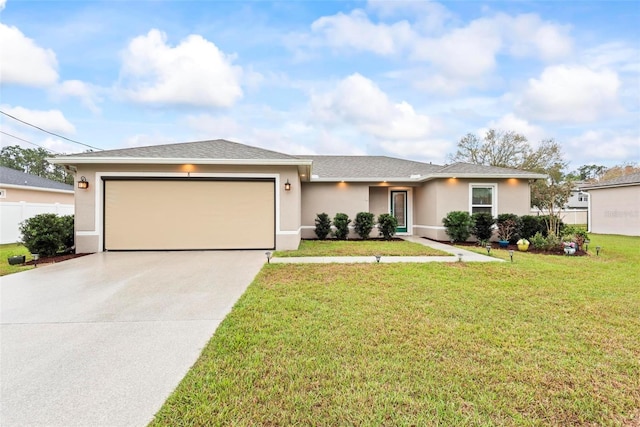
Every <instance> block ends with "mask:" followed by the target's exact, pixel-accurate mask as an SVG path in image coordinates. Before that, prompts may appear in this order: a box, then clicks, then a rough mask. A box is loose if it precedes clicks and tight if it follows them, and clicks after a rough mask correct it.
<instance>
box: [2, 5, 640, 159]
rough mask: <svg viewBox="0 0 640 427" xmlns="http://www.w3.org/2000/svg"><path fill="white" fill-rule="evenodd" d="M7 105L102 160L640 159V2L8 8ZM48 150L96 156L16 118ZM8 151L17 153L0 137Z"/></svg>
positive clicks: (12, 127)
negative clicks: (103, 153) (201, 151)
mask: <svg viewBox="0 0 640 427" xmlns="http://www.w3.org/2000/svg"><path fill="white" fill-rule="evenodd" d="M0 8H1V9H2V11H1V12H0V43H1V45H2V49H0V59H1V61H2V62H1V67H2V68H1V71H2V72H1V75H0V81H1V94H0V106H1V109H2V111H4V112H6V113H9V114H12V115H14V116H16V117H19V118H21V119H22V120H25V121H27V122H30V123H33V124H35V125H37V126H40V127H42V128H45V129H47V130H50V131H52V132H55V133H58V134H61V135H64V136H66V137H69V138H71V139H74V140H77V141H80V142H83V143H86V144H89V145H92V146H95V147H100V148H103V149H112V148H125V147H134V146H141V145H153V144H163V143H170V142H187V141H197V140H204V139H217V138H226V139H230V140H234V141H238V142H242V143H246V144H249V145H255V146H259V147H263V148H268V149H272V150H276V151H282V152H285V153H291V154H372V155H389V156H395V157H401V158H408V159H414V160H419V161H432V162H433V163H439V164H444V163H447V154H449V153H453V152H454V151H455V146H456V143H457V141H458V140H459V139H460V138H461V137H463V136H464V135H465V134H467V133H469V132H472V133H480V134H482V133H484V131H485V130H486V129H488V128H496V129H502V130H513V131H517V132H520V133H523V134H524V135H525V136H527V138H528V139H529V141H530V142H531V143H532V145H534V146H535V145H537V143H538V142H539V141H541V140H543V139H548V138H554V139H555V140H556V141H558V142H559V143H560V144H561V145H562V147H563V149H564V153H565V157H566V160H567V161H569V162H570V166H571V168H576V167H578V166H580V165H583V164H591V163H595V164H602V165H606V166H613V165H616V164H621V163H628V162H633V163H637V162H639V161H640V29H639V28H640V26H639V25H638V22H640V3H638V2H636V1H624V2H615V1H613V2H612V1H607V2H604V1H602V2H586V1H572V2H555V1H544V2H531V1H521V2H482V1H466V2H465V1H457V2H442V3H436V2H427V1H418V0H416V1H370V2H359V1H344V2H338V1H332V2H322V1H285V2H266V1H260V2H239V1H226V2H206V1H196V2H191V1H135V2H124V1H105V2H95V1H92V2H83V1H64V2H63V1H14V0H8V1H5V0H0ZM0 120H1V122H0V123H1V125H2V130H3V131H4V132H6V133H9V134H11V135H14V136H17V137H19V138H22V139H24V140H27V141H30V142H32V143H35V144H38V145H41V146H43V147H46V148H48V149H50V150H53V151H55V152H65V153H67V152H78V151H82V150H84V149H85V147H83V146H80V145H77V144H73V143H70V142H68V141H65V140H64V139H60V138H56V137H54V136H51V135H47V134H45V133H42V132H39V131H37V130H35V129H32V128H29V127H27V126H24V125H22V124H20V123H18V122H16V121H14V120H11V119H8V118H7V117H5V116H0ZM0 142H1V143H2V146H5V145H14V144H20V145H23V146H25V147H32V146H31V145H29V144H27V143H26V142H21V141H19V140H17V139H15V138H13V137H10V136H7V135H5V134H0Z"/></svg>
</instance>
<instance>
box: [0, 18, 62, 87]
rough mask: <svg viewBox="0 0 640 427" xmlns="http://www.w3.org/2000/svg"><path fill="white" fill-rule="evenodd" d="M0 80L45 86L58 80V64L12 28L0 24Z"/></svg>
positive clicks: (52, 57)
mask: <svg viewBox="0 0 640 427" xmlns="http://www.w3.org/2000/svg"><path fill="white" fill-rule="evenodd" d="M0 45H1V46H2V49H0V81H2V83H13V84H20V85H25V86H49V85H52V84H54V83H55V82H56V81H57V80H58V71H57V69H58V61H57V59H56V55H55V53H54V52H53V51H52V50H51V49H45V48H42V47H40V46H38V45H37V44H36V42H35V41H33V40H32V39H30V38H28V37H26V36H25V35H24V34H22V32H21V31H20V30H19V29H17V28H16V27H10V26H7V25H4V24H0Z"/></svg>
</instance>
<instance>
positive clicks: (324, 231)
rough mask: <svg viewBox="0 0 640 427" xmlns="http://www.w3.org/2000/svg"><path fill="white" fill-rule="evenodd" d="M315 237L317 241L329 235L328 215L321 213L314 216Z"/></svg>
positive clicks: (329, 220) (329, 223)
mask: <svg viewBox="0 0 640 427" xmlns="http://www.w3.org/2000/svg"><path fill="white" fill-rule="evenodd" d="M315 232H316V236H318V239H320V240H324V239H326V238H327V236H328V235H329V233H331V219H330V218H329V215H327V214H326V213H324V212H322V213H319V214H317V215H316V229H315Z"/></svg>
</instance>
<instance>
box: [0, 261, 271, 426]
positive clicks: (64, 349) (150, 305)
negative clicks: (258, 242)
mask: <svg viewBox="0 0 640 427" xmlns="http://www.w3.org/2000/svg"><path fill="white" fill-rule="evenodd" d="M265 261H266V259H265V256H264V252H263V251H219V252H218V251H209V252H190V251H187V252H110V253H105V252H103V253H98V254H93V255H89V256H86V257H82V258H76V259H73V260H69V261H65V262H61V263H58V264H52V265H49V266H46V267H38V268H35V269H33V270H29V271H24V272H21V273H16V274H12V275H9V276H4V277H2V278H0V294H1V298H0V320H1V321H0V323H1V324H0V335H1V338H2V339H1V343H0V344H1V345H0V425H2V426H3V427H12V426H20V427H25V426H48V427H51V426H65V427H73V426H82V427H85V426H110V427H116V426H123V427H124V426H145V425H147V423H149V421H151V419H152V418H153V415H154V414H155V412H156V411H157V410H158V409H160V407H161V405H162V404H163V403H164V401H165V400H166V398H167V397H168V396H169V394H170V393H171V392H172V391H173V390H174V389H175V387H176V386H177V385H178V383H179V382H180V380H182V378H183V377H184V375H185V374H186V373H187V371H188V370H189V368H190V367H191V366H192V365H193V363H194V362H195V361H196V360H197V359H198V356H199V355H200V352H201V351H202V348H203V347H204V346H205V345H206V343H207V342H208V341H209V339H210V338H211V336H212V335H213V333H214V331H215V330H216V328H217V327H218V324H219V323H220V322H221V321H222V319H224V318H225V316H226V315H227V313H229V312H230V311H231V308H232V307H233V305H234V304H235V302H236V301H237V299H238V298H239V297H240V296H241V295H242V294H243V293H244V291H245V289H246V288H247V286H248V285H249V283H251V281H252V280H253V278H254V277H255V275H256V274H257V273H258V271H259V270H260V269H261V268H262V266H263V265H264V263H265Z"/></svg>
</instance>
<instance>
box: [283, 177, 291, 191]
mask: <svg viewBox="0 0 640 427" xmlns="http://www.w3.org/2000/svg"><path fill="white" fill-rule="evenodd" d="M284 191H291V183H290V182H289V180H288V179H287V182H285V183H284Z"/></svg>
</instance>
